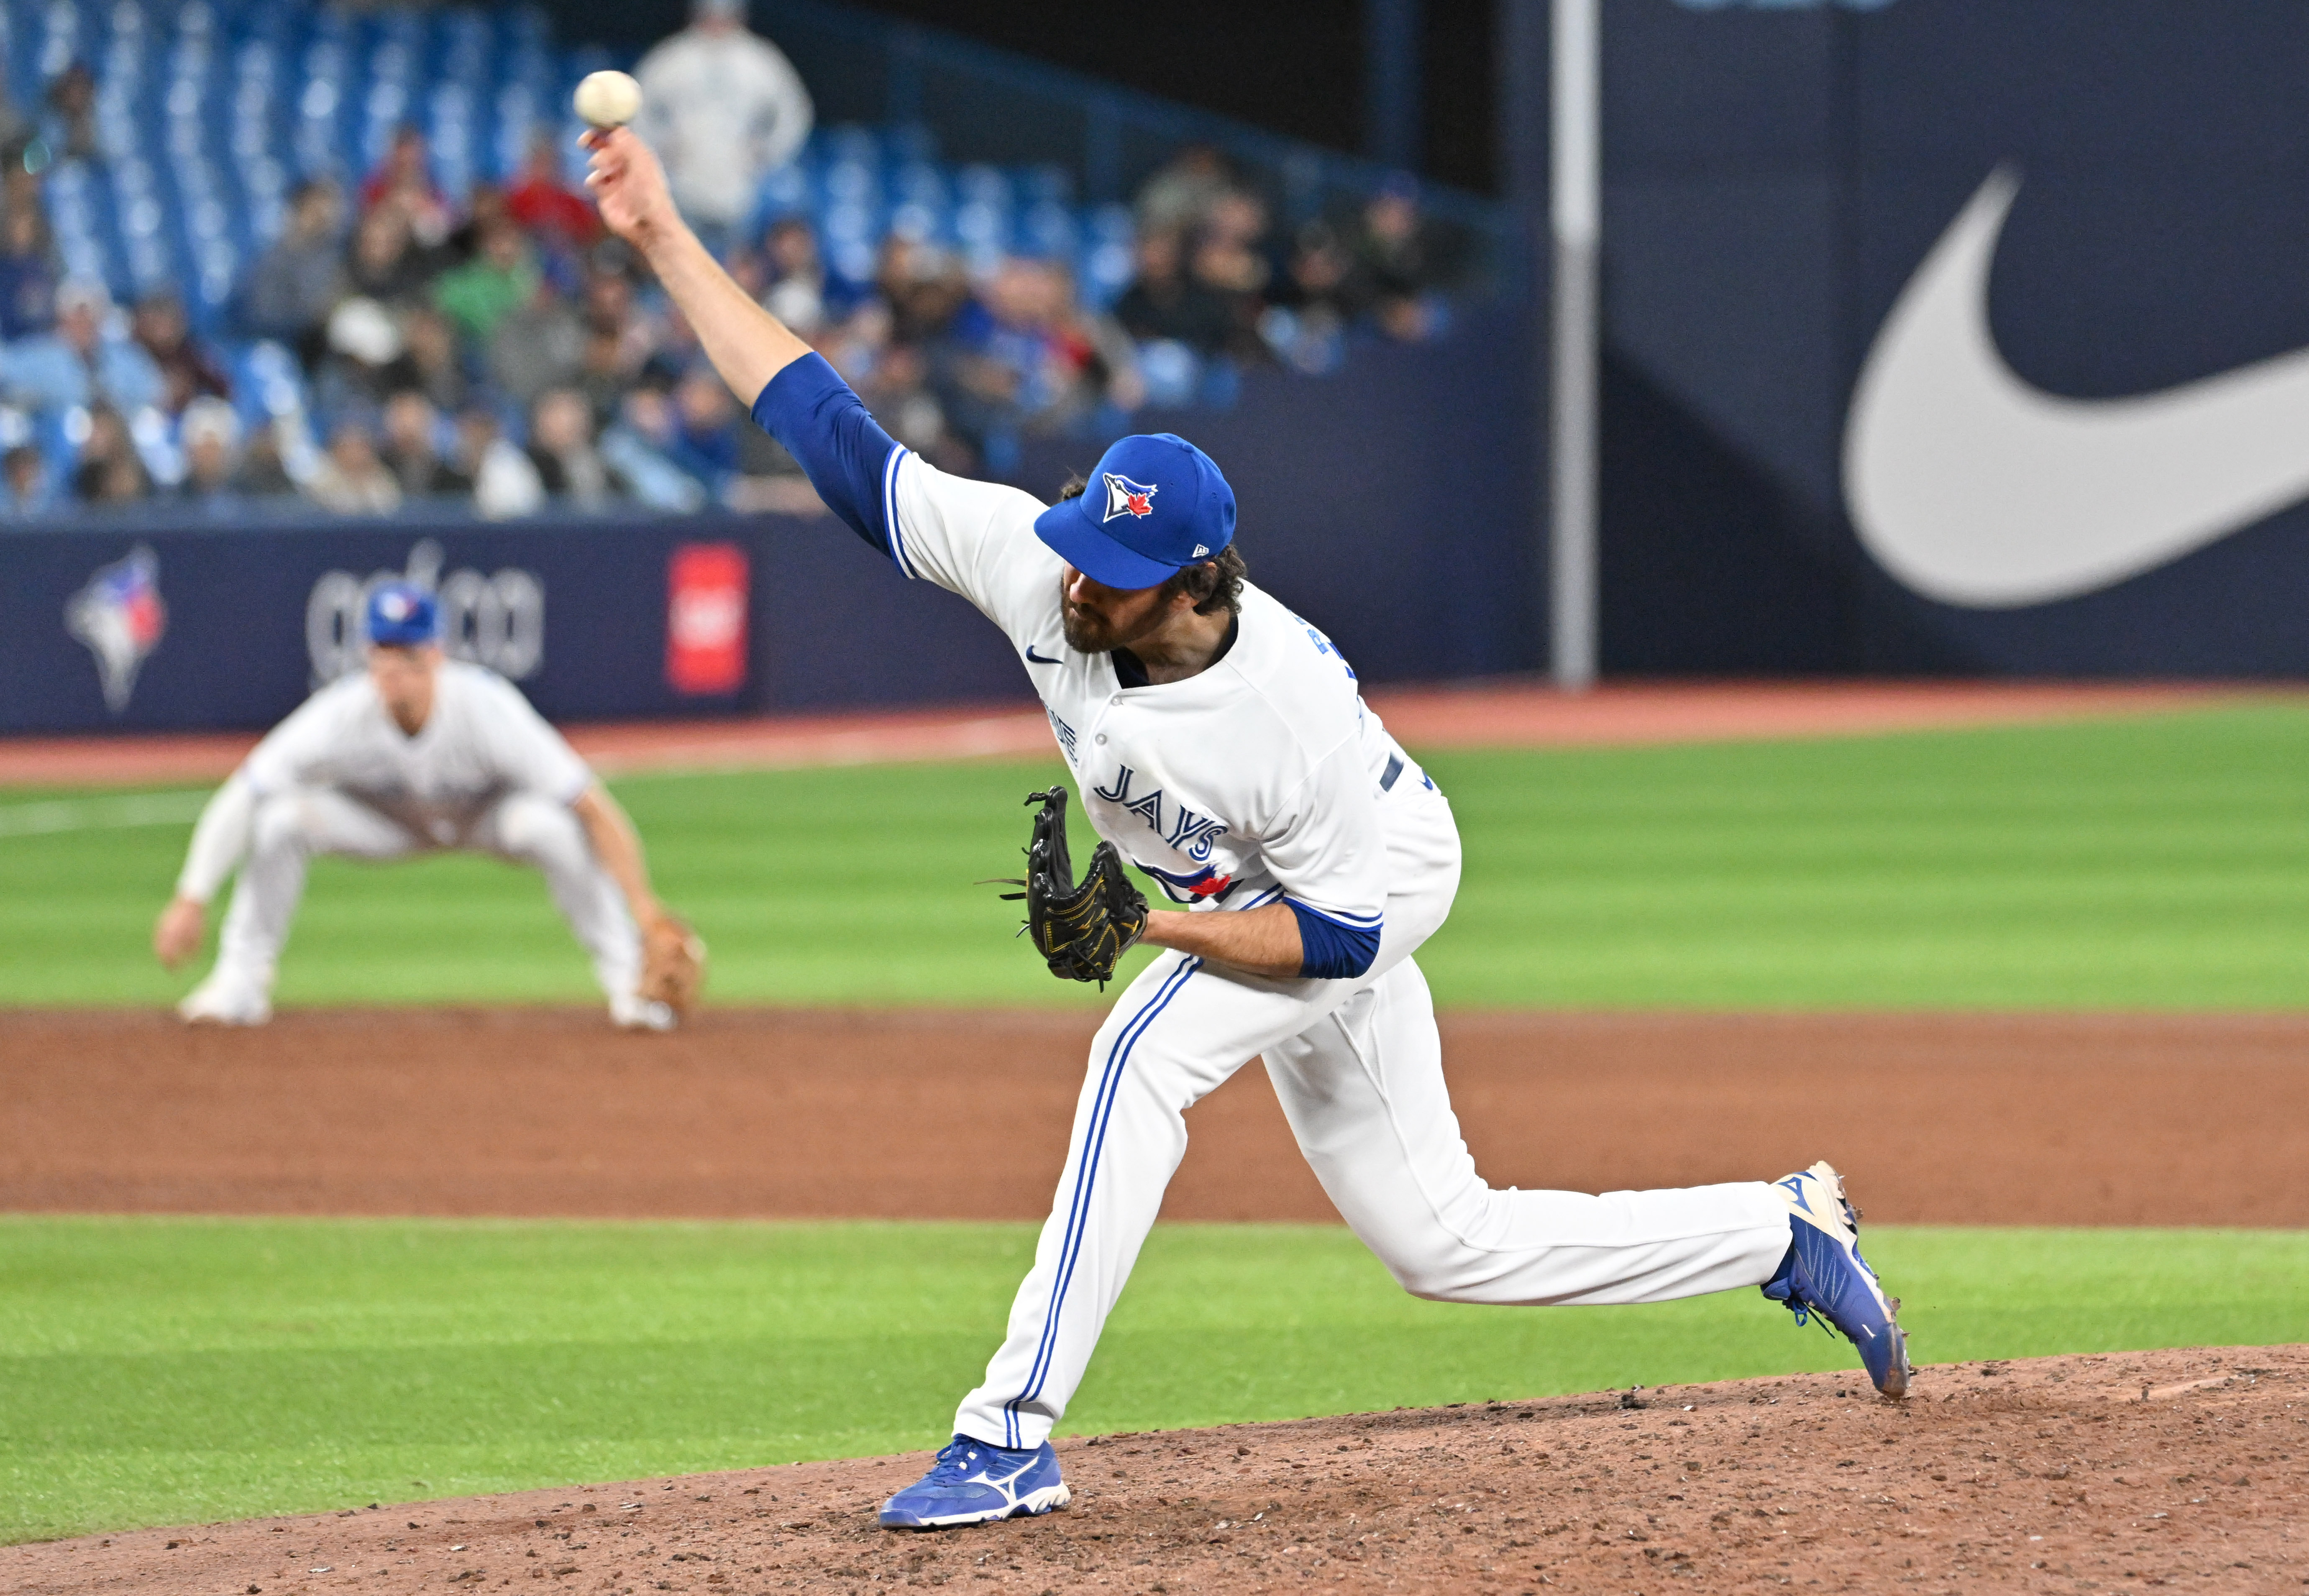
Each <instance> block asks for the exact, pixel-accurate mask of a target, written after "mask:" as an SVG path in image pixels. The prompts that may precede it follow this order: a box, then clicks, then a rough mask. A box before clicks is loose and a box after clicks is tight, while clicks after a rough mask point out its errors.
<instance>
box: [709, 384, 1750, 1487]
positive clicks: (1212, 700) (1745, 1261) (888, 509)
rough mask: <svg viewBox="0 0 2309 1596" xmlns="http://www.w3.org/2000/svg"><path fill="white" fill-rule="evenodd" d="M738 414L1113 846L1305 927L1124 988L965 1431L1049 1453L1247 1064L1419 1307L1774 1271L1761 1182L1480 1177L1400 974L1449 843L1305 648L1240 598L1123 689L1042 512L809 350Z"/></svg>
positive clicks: (1638, 1293)
mask: <svg viewBox="0 0 2309 1596" xmlns="http://www.w3.org/2000/svg"><path fill="white" fill-rule="evenodd" d="M753 411H754V416H755V418H756V419H757V421H759V422H760V423H761V425H762V426H763V427H765V428H766V429H767V430H768V431H769V432H770V433H771V434H772V435H773V436H775V437H776V438H777V439H778V440H779V441H780V442H781V443H783V444H785V446H786V447H787V448H788V449H789V450H790V451H791V452H792V453H793V455H794V457H795V459H797V460H799V461H800V462H801V464H802V468H803V470H806V471H807V472H809V479H810V481H811V483H812V485H813V486H815V487H817V491H818V494H819V496H820V497H821V498H823V499H824V500H825V501H826V505H827V506H828V507H829V508H831V509H832V510H833V511H834V512H835V514H837V515H839V516H840V517H841V518H842V519H843V522H845V523H847V524H848V525H849V527H850V528H851V530H852V531H855V532H856V533H858V534H859V536H860V538H862V539H865V540H866V541H867V542H868V543H869V544H872V545H873V546H875V547H876V548H880V549H881V550H882V551H883V552H884V553H886V555H887V556H889V557H890V559H891V560H892V561H893V562H894V563H895V565H897V566H898V568H899V569H900V570H901V571H903V572H904V573H905V574H907V575H908V576H912V577H919V578H922V579H924V580H927V581H930V582H937V583H938V585H939V586H941V587H946V588H950V589H952V590H953V591H956V592H957V593H960V594H961V595H962V596H963V597H964V598H966V599H968V600H970V601H971V602H972V603H973V604H975V605H976V606H977V607H978V608H980V609H981V610H982V611H983V612H985V614H986V615H987V617H989V618H990V619H991V620H992V621H993V622H994V623H995V624H996V625H999V626H1000V627H1001V628H1002V630H1003V632H1004V634H1006V635H1007V636H1008V638H1009V639H1010V643H1011V646H1012V647H1013V648H1015V649H1016V650H1017V651H1018V657H1019V659H1020V660H1021V661H1022V662H1023V663H1024V665H1025V669H1026V671H1027V673H1028V675H1029V677H1031V679H1032V680H1033V683H1034V686H1035V688H1036V690H1037V691H1038V692H1039V693H1040V694H1042V704H1043V707H1044V708H1045V709H1046V710H1047V711H1048V712H1049V713H1050V717H1051V729H1052V730H1053V731H1054V732H1055V733H1056V734H1057V736H1058V739H1059V747H1060V749H1061V750H1062V751H1063V752H1064V753H1065V755H1066V757H1067V762H1068V764H1070V765H1071V766H1072V767H1073V768H1074V772H1075V779H1076V785H1077V787H1078V788H1079V789H1081V791H1082V794H1083V807H1084V808H1085V810H1086V811H1087V812H1088V814H1089V815H1090V819H1091V824H1093V825H1094V826H1095V827H1096V828H1097V830H1098V832H1099V834H1100V835H1101V836H1103V837H1105V838H1107V839H1108V840H1109V841H1112V842H1113V843H1114V844H1115V846H1116V847H1117V848H1119V849H1120V850H1121V851H1122V852H1123V853H1124V854H1125V855H1127V856H1129V858H1131V859H1133V860H1135V861H1136V862H1137V863H1138V864H1139V865H1140V866H1141V867H1145V868H1146V870H1147V871H1148V872H1149V874H1151V875H1153V876H1155V879H1157V880H1158V881H1160V882H1162V883H1163V885H1164V886H1165V887H1166V888H1167V889H1168V890H1169V892H1170V893H1171V895H1172V897H1173V898H1174V899H1177V900H1180V901H1183V902H1190V903H1193V904H1195V905H1196V906H1197V907H1199V908H1203V909H1228V910H1232V909H1241V908H1246V907H1250V906H1252V905H1256V904H1259V903H1266V902H1274V901H1276V900H1277V899H1280V900H1282V901H1283V902H1287V903H1289V904H1290V906H1291V908H1292V909H1293V911H1294V913H1295V914H1296V916H1297V918H1298V921H1299V931H1300V941H1301V945H1302V949H1303V950H1304V962H1303V964H1302V968H1301V971H1300V974H1301V977H1302V979H1296V980H1273V979H1265V978H1260V977H1256V976H1251V975H1248V974H1245V973H1243V972H1241V971H1232V970H1229V969H1227V968H1226V967H1225V966H1224V964H1218V963H1213V962H1210V961H1208V960H1206V959H1205V958H1202V957H1200V956H1198V955H1193V954H1189V953H1181V952H1180V951H1179V950H1177V949H1166V950H1164V951H1163V952H1162V953H1157V954H1156V955H1155V958H1154V960H1153V961H1152V962H1149V963H1148V964H1147V965H1146V968H1145V969H1144V970H1142V971H1139V973H1138V975H1137V977H1136V978H1135V979H1133V980H1132V981H1131V983H1130V985H1129V987H1128V988H1126V989H1125V990H1124V992H1123V993H1122V995H1121V996H1120V998H1118V999H1117V1000H1116V1003H1115V1005H1114V1008H1113V1011H1112V1012H1111V1013H1110V1014H1108V1015H1107V1017H1106V1021H1105V1022H1104V1023H1103V1025H1101V1026H1100V1027H1099V1031H1098V1035H1097V1037H1096V1038H1095V1039H1094V1040H1093V1042H1092V1044H1091V1056H1090V1067H1089V1070H1088V1072H1087V1073H1086V1074H1085V1077H1084V1082H1083V1090H1082V1095H1081V1097H1080V1098H1079V1099H1078V1100H1077V1103H1076V1107H1075V1121H1074V1129H1073V1132H1072V1134H1071V1135H1070V1136H1069V1138H1068V1148H1067V1161H1066V1167H1065V1171H1064V1173H1063V1174H1062V1175H1061V1177H1060V1178H1059V1189H1058V1193H1057V1195H1056V1198H1055V1200H1054V1201H1053V1203H1052V1204H1051V1217H1050V1219H1049V1221H1047V1222H1046V1223H1045V1224H1044V1225H1043V1227H1042V1236H1041V1238H1040V1239H1039V1240H1038V1241H1037V1242H1036V1244H1035V1248H1034V1264H1033V1269H1032V1270H1030V1271H1029V1272H1028V1273H1027V1275H1026V1278H1025V1281H1023V1282H1021V1283H1020V1285H1019V1288H1018V1295H1017V1297H1016V1299H1015V1300H1014V1301H1013V1302H1012V1304H1011V1308H1010V1320H1009V1328H1008V1332H1007V1334H1006V1335H1005V1337H1004V1339H1003V1342H1002V1345H1001V1346H1000V1347H999V1349H997V1350H996V1351H995V1353H994V1356H993V1357H992V1358H991V1359H989V1360H988V1363H987V1367H986V1376H985V1378H984V1380H983V1381H982V1383H981V1384H980V1385H979V1386H978V1387H977V1389H975V1390H973V1391H972V1392H971V1393H969V1394H967V1395H966V1396H964V1398H963V1399H962V1402H961V1404H960V1406H959V1407H958V1408H957V1409H956V1412H955V1421H954V1428H955V1433H956V1435H960V1436H970V1437H972V1438H973V1439H975V1440H978V1441H981V1442H984V1443H987V1444H989V1445H997V1446H1003V1447H1010V1448H1024V1447H1033V1446H1036V1445H1041V1444H1042V1442H1043V1441H1044V1440H1045V1439H1046V1438H1047V1437H1048V1436H1049V1435H1050V1433H1051V1426H1052V1425H1054V1424H1055V1423H1056V1422H1057V1421H1058V1419H1059V1418H1060V1417H1061V1416H1063V1415H1064V1413H1065V1412H1066V1409H1067V1403H1068V1401H1069V1400H1070V1398H1071V1397H1072V1395H1073V1393H1074V1391H1075V1389H1076V1387H1077V1385H1079V1383H1080V1382H1081V1379H1082V1376H1083V1373H1084V1371H1085V1369H1086V1368H1087V1367H1089V1363H1090V1358H1091V1353H1092V1350H1093V1349H1094V1348H1095V1347H1096V1345H1097V1343H1098V1337H1099V1333H1100V1331H1101V1329H1102V1328H1103V1325H1104V1324H1105V1323H1106V1317H1107V1315H1108V1314H1109V1313H1110V1312H1111V1311H1112V1309H1113V1307H1114V1304H1115V1303H1116V1301H1117V1300H1118V1299H1119V1298H1120V1295H1121V1292H1122V1286H1123V1282H1124V1281H1126V1280H1127V1279H1128V1278H1129V1273H1130V1268H1131V1265H1132V1264H1133V1263H1134V1262H1135V1261H1136V1260H1137V1256H1138V1252H1139V1248H1140V1247H1141V1245H1142V1244H1143V1243H1144V1242H1145V1240H1146V1233H1147V1230H1148V1229H1149V1228H1150V1227H1151V1226H1152V1225H1153V1224H1154V1222H1155V1215H1156V1213H1157V1212H1159V1211H1160V1208H1161V1205H1162V1199H1163V1187H1164V1186H1166V1185H1167V1184H1168V1182H1169V1181H1170V1178H1171V1176H1172V1172H1173V1171H1174V1170H1176V1169H1178V1167H1179V1160H1180V1157H1181V1156H1182V1155H1183V1154H1184V1153H1185V1152H1186V1146H1187V1127H1186V1120H1185V1110H1186V1109H1187V1108H1188V1107H1189V1105H1190V1104H1192V1103H1194V1102H1196V1101H1197V1100H1199V1099H1200V1098H1202V1097H1203V1096H1204V1095H1205V1094H1206V1093H1207V1092H1209V1091H1211V1090H1212V1089H1213V1088H1215V1086H1217V1085H1218V1084H1219V1083H1221V1082H1223V1081H1224V1080H1225V1079H1226V1078H1227V1077H1228V1076H1229V1075H1230V1074H1233V1073H1234V1071H1235V1070H1236V1069H1237V1068H1238V1067H1240V1066H1241V1063H1242V1061H1243V1060H1245V1059H1247V1058H1251V1057H1263V1058H1264V1059H1265V1060H1266V1064H1267V1074H1268V1077H1269V1078H1270V1079H1271V1080H1272V1081H1273V1082H1274V1083H1275V1089H1276V1098H1277V1100H1279V1101H1280V1102H1281V1104H1282V1105H1283V1111H1284V1115H1285V1117H1287V1118H1288V1119H1289V1120H1290V1122H1291V1127H1292V1130H1293V1134H1295V1135H1296V1136H1297V1137H1298V1140H1299V1145H1300V1147H1301V1149H1302V1151H1303V1152H1305V1153H1306V1155H1307V1160H1308V1163H1309V1164H1310V1167H1311V1168H1312V1169H1314V1171H1315V1174H1316V1176H1317V1178H1319V1180H1320V1181H1321V1182H1322V1185H1323V1189H1324V1190H1325V1191H1326V1192H1327V1193H1328V1194H1329V1195H1330V1197H1331V1200H1332V1201H1333V1202H1334V1203H1336V1204H1337V1205H1338V1208H1339V1212H1340V1214H1341V1215H1342V1217H1344V1218H1345V1220H1346V1221H1347V1222H1348V1223H1349V1224H1351V1225H1353V1227H1354V1229H1355V1233H1356V1234H1357V1235H1358V1236H1360V1237H1362V1239H1363V1240H1364V1241H1365V1242H1366V1243H1368V1244H1369V1245H1370V1247H1371V1249H1372V1251H1373V1252H1375V1253H1377V1254H1378V1255H1379V1257H1380V1258H1381V1259H1382V1260H1384V1261H1385V1263H1386V1264H1387V1265H1388V1269H1389V1270H1391V1271H1392V1272H1394V1274H1395V1276H1396V1278H1397V1280H1398V1281H1402V1283H1403V1284H1404V1285H1405V1288H1407V1289H1408V1290H1413V1291H1415V1292H1417V1293H1419V1294H1420V1295H1421V1296H1424V1297H1434V1298H1442V1299H1446V1300H1451V1301H1461V1302H1492V1303H1552V1302H1567V1303H1568V1302H1596V1303H1604V1302H1648V1301H1660V1300H1665V1299H1666V1298H1671V1297H1682V1296H1689V1295H1691V1294H1692V1293H1694V1292H1697V1291H1708V1290H1722V1289H1724V1288H1725V1287H1728V1286H1734V1285H1757V1284H1760V1283H1762V1282H1763V1281H1766V1280H1768V1279H1769V1278H1770V1277H1771V1274H1772V1272H1773V1270H1774V1269H1775V1268H1776V1267H1777V1264H1778V1263H1779V1261H1780V1260H1781V1259H1782V1257H1783V1256H1784V1255H1786V1252H1787V1250H1788V1245H1789V1235H1790V1232H1789V1228H1788V1219H1787V1211H1786V1207H1785V1206H1784V1205H1783V1204H1782V1203H1780V1201H1779V1198H1778V1196H1777V1193H1776V1192H1775V1189H1774V1188H1773V1187H1770V1186H1765V1185H1763V1184H1761V1183H1760V1182H1743V1183H1738V1184H1734V1185H1727V1186H1702V1187H1697V1188H1693V1189H1691V1190H1688V1191H1664V1192H1614V1193H1611V1194H1609V1195H1604V1196H1590V1195H1586V1194H1582V1193H1572V1192H1534V1191H1518V1190H1516V1189H1514V1188H1512V1187H1510V1188H1508V1189H1506V1190H1499V1189H1494V1188H1492V1187H1491V1186H1487V1185H1485V1183H1484V1182H1483V1178H1482V1177H1481V1176H1480V1175H1478V1174H1477V1173H1476V1170H1475V1166H1474V1160H1473V1159H1472V1158H1470V1157H1469V1156H1468V1153H1467V1147H1466V1142H1465V1141H1464V1140H1463V1139H1462V1138H1461V1136H1460V1134H1459V1126H1458V1121H1457V1117H1456V1116H1455V1115H1454V1114H1453V1113H1452V1111H1451V1102H1450V1094H1449V1091H1448V1089H1447V1088H1446V1086H1445V1083H1444V1079H1443V1070H1442V1046H1441V1040H1440V1038H1439V1037H1438V1035H1437V1033H1436V1029H1435V1014H1434V1008H1433V1005H1432V1002H1431V998H1430V996H1429V995H1428V991H1427V983H1426V980H1425V979H1424V978H1423V976H1422V975H1421V974H1420V971H1419V967H1418V964H1417V962H1416V960H1415V959H1414V957H1413V954H1414V952H1415V951H1416V950H1417V949H1418V948H1419V946H1420V945H1422V944H1423V942H1424V941H1425V940H1426V939H1427V937H1428V936H1431V934H1432V933H1433V932H1434V931H1435V930H1436V928H1437V927H1440V926H1441V925H1442V923H1443V919H1444V917H1445V916H1446V915H1447V914H1448V913H1449V911H1450V907H1451V900H1452V897H1453V895H1454V893H1456V892H1457V888H1458V882H1459V838H1458V831H1457V826H1456V825H1455V824H1454V823H1453V821H1452V818H1451V813H1450V806H1449V805H1448V804H1447V803H1445V802H1444V800H1443V798H1442V796H1441V795H1440V793H1438V792H1437V791H1436V790H1435V788H1434V785H1433V783H1431V782H1430V781H1428V780H1427V779H1426V778H1425V776H1424V775H1423V773H1421V772H1419V771H1418V770H1417V769H1416V768H1415V767H1414V766H1413V765H1412V763H1411V762H1410V761H1409V759H1407V758H1406V757H1405V755H1404V753H1403V750H1402V749H1401V748H1399V747H1397V746H1396V744H1395V741H1394V739H1393V738H1390V737H1388V734H1387V730H1386V729H1385V728H1384V727H1382V726H1381V725H1380V724H1379V718H1378V717H1377V716H1375V715H1373V714H1371V712H1370V711H1369V710H1368V709H1367V708H1366V707H1365V706H1364V704H1363V703H1362V695H1361V694H1360V693H1359V692H1358V691H1357V688H1356V684H1355V677H1354V672H1353V671H1352V670H1350V669H1347V666H1346V663H1345V660H1341V659H1340V658H1339V655H1338V652H1337V651H1336V650H1335V649H1334V648H1332V646H1331V644H1330V641H1329V640H1328V639H1327V638H1326V637H1325V636H1324V635H1323V634H1322V633H1320V632H1319V631H1318V630H1316V629H1315V628H1314V627H1312V626H1310V625H1308V624H1307V623H1306V622H1305V621H1303V620H1302V619H1300V618H1299V617H1297V616H1295V615H1293V614H1292V613H1291V612H1290V611H1289V610H1288V609H1286V608H1284V607H1283V606H1282V605H1281V604H1279V603H1277V602H1276V600H1274V599H1272V598H1270V597H1268V596H1267V594H1265V593H1263V592H1260V591H1258V589H1256V588H1251V587H1248V586H1246V588H1245V589H1244V591H1243V596H1242V608H1241V615H1240V617H1238V622H1237V625H1236V628H1235V631H1234V633H1233V637H1232V643H1231V645H1230V646H1229V647H1228V649H1227V650H1226V651H1225V652H1224V655H1223V656H1222V657H1221V658H1220V659H1218V660H1216V661H1215V662H1214V663H1213V664H1212V665H1210V666H1209V667H1208V668H1207V669H1204V670H1202V671H1200V672H1199V673H1198V674H1197V675H1194V676H1192V677H1188V678H1186V679H1185V680H1183V681H1177V682H1168V683H1162V684H1156V685H1149V686H1125V685H1124V683H1123V680H1122V677H1121V676H1120V674H1119V673H1118V671H1117V669H1116V664H1115V660H1114V657H1113V656H1112V655H1111V654H1105V653H1099V654H1078V653H1076V652H1074V651H1071V650H1069V649H1068V647H1067V646H1066V643H1065V639H1064V635H1063V632H1062V629H1061V626H1060V622H1059V617H1060V598H1059V578H1060V574H1061V573H1062V571H1063V569H1064V564H1063V562H1062V561H1061V559H1060V558H1059V556H1058V555H1057V554H1056V553H1054V552H1053V551H1052V550H1051V548H1048V547H1047V546H1046V545H1045V544H1044V543H1043V542H1042V539H1040V538H1039V537H1037V536H1036V535H1035V533H1034V522H1035V518H1036V517H1037V516H1038V515H1040V514H1041V513H1042V509H1043V506H1042V505H1041V504H1040V503H1038V502H1037V501H1036V500H1034V499H1033V498H1030V497H1029V496H1026V495H1025V494H1023V493H1020V492H1018V491H1017V490H1016V489H1015V488H1009V487H998V486H996V485H994V484H991V483H985V482H972V481H966V480H963V479H956V478H953V477H948V476H946V475H944V474H943V473H941V472H939V471H938V470H935V469H933V468H932V467H930V466H929V465H927V464H925V463H924V462H922V461H921V460H920V459H919V458H917V457H916V456H914V455H913V454H912V453H909V452H907V451H906V450H904V449H903V448H900V447H898V446H897V445H896V444H895V443H894V442H893V441H892V440H891V439H890V437H889V436H888V434H886V433H885V432H883V431H882V429H881V428H880V427H878V426H877V425H875V424H874V423H873V422H872V420H871V418H869V417H868V416H867V414H866V412H865V410H864V408H863V407H862V406H861V405H860V402H859V401H858V400H857V398H856V396H855V395H854V394H852V393H851V392H850V391H849V389H848V387H847V385H846V384H843V382H842V380H841V378H840V377H839V376H837V375H835V372H834V369H833V368H832V367H829V366H827V365H826V363H825V361H824V360H823V359H822V358H819V357H817V356H815V355H812V356H806V357H804V358H802V359H800V360H797V361H794V362H793V363H792V364H791V365H790V366H788V367H785V368H784V369H783V371H781V372H780V373H779V375H776V376H774V377H773V378H772V379H771V380H770V382H769V383H768V384H766V385H765V387H764V389H763V390H762V393H760V394H759V395H758V396H757V398H756V400H755V401H754V407H753Z"/></svg>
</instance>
